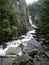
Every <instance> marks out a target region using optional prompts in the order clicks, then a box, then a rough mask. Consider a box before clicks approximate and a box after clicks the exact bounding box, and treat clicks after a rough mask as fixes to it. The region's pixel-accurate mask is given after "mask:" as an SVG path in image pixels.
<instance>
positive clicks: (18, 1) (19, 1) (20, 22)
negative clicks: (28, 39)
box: [10, 0, 27, 30]
mask: <svg viewBox="0 0 49 65" xmlns="http://www.w3.org/2000/svg"><path fill="white" fill-rule="evenodd" d="M10 4H11V5H12V6H13V7H14V8H15V9H16V12H17V13H16V22H15V24H16V25H17V26H18V27H19V29H20V30H23V29H24V28H25V29H26V28H27V12H26V9H27V8H26V3H25V0H10ZM25 29H24V30H25Z"/></svg>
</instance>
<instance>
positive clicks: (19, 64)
mask: <svg viewBox="0 0 49 65" xmlns="http://www.w3.org/2000/svg"><path fill="white" fill-rule="evenodd" d="M28 62H32V63H33V59H32V57H30V56H28V55H26V54H24V55H22V56H17V57H16V59H15V60H14V62H13V64H12V65H27V63H28ZM28 65H31V64H28Z"/></svg>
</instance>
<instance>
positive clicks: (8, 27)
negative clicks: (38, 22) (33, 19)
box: [0, 0, 18, 44]
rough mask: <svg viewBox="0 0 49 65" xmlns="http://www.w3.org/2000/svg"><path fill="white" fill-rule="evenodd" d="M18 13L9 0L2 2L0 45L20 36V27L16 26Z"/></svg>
mask: <svg viewBox="0 0 49 65" xmlns="http://www.w3.org/2000/svg"><path fill="white" fill-rule="evenodd" d="M15 14H16V11H15V9H13V8H12V7H11V6H10V4H9V0H3V1H2V0H0V44H2V43H3V42H5V41H8V40H10V39H12V37H14V36H17V35H18V27H17V26H16V25H15V17H16V15H15Z"/></svg>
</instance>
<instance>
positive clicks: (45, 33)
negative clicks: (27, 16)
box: [30, 0, 49, 41]
mask: <svg viewBox="0 0 49 65" xmlns="http://www.w3.org/2000/svg"><path fill="white" fill-rule="evenodd" d="M30 11H31V16H32V19H35V18H36V20H34V22H36V23H35V24H37V27H38V29H36V37H37V39H38V40H40V41H42V40H43V39H45V40H49V0H39V1H38V2H36V3H34V4H33V5H32V6H31V8H30Z"/></svg>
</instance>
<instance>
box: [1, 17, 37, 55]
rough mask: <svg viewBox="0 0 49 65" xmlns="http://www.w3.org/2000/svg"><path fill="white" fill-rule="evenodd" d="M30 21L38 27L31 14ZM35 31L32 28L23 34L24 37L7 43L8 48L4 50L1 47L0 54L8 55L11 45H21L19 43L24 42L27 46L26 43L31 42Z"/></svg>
mask: <svg viewBox="0 0 49 65" xmlns="http://www.w3.org/2000/svg"><path fill="white" fill-rule="evenodd" d="M29 23H30V24H31V26H32V27H34V28H36V26H35V25H33V24H32V20H31V16H29ZM34 33H35V30H31V31H29V32H27V33H26V35H22V36H21V37H23V38H22V39H18V40H13V41H10V42H8V43H6V44H7V45H8V46H7V48H5V49H4V50H3V49H2V48H0V56H4V55H6V52H7V50H8V49H9V48H10V47H17V46H19V44H22V43H23V45H24V46H26V44H25V43H27V42H29V41H30V40H31V39H32V38H33V35H32V34H34Z"/></svg>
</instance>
